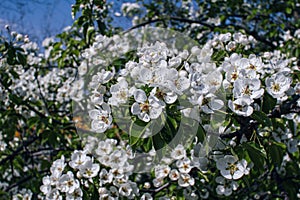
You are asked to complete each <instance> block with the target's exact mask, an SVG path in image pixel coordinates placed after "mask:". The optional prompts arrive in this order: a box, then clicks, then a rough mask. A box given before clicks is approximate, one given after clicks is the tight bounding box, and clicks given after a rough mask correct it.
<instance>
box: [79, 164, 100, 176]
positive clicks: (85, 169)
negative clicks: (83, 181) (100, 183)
mask: <svg viewBox="0 0 300 200" xmlns="http://www.w3.org/2000/svg"><path fill="white" fill-rule="evenodd" d="M99 170H100V166H99V164H94V163H93V160H92V159H89V160H88V161H87V162H85V163H84V164H83V165H81V166H80V167H79V173H80V175H82V176H83V177H84V178H87V179H89V178H93V177H95V176H97V175H98V172H99Z"/></svg>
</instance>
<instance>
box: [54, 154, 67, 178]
mask: <svg viewBox="0 0 300 200" xmlns="http://www.w3.org/2000/svg"><path fill="white" fill-rule="evenodd" d="M66 165H67V164H66V163H65V157H64V156H62V157H61V158H60V159H58V160H56V161H54V162H53V163H52V166H51V168H50V172H51V173H52V174H59V175H60V174H61V173H62V171H63V170H64V168H65V166H66Z"/></svg>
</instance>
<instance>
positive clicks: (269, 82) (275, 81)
mask: <svg viewBox="0 0 300 200" xmlns="http://www.w3.org/2000/svg"><path fill="white" fill-rule="evenodd" d="M291 82H292V79H291V78H290V77H287V76H286V75H285V74H284V73H277V74H273V75H272V76H271V77H267V78H266V87H267V91H268V93H269V94H270V95H272V97H274V98H281V97H283V96H284V95H285V92H286V91H287V90H288V89H289V88H290V84H291Z"/></svg>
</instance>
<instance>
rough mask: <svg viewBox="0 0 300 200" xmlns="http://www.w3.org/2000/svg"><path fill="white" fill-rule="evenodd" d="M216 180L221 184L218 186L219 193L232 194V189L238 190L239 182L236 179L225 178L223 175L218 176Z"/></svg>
mask: <svg viewBox="0 0 300 200" xmlns="http://www.w3.org/2000/svg"><path fill="white" fill-rule="evenodd" d="M216 182H217V183H218V184H220V185H218V186H217V188H216V192H217V194H218V195H225V196H230V195H231V194H232V190H237V188H238V183H237V182H236V181H231V180H228V179H225V178H223V177H222V176H218V177H217V178H216Z"/></svg>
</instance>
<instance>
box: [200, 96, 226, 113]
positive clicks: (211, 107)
mask: <svg viewBox="0 0 300 200" xmlns="http://www.w3.org/2000/svg"><path fill="white" fill-rule="evenodd" d="M197 102H198V103H199V104H200V105H201V109H202V111H203V112H204V113H206V114H211V113H214V111H216V110H220V109H221V108H222V107H223V106H224V102H223V101H222V100H221V99H217V98H216V95H214V94H212V93H208V94H207V95H205V96H203V95H201V96H200V97H199V98H198V100H197Z"/></svg>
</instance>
